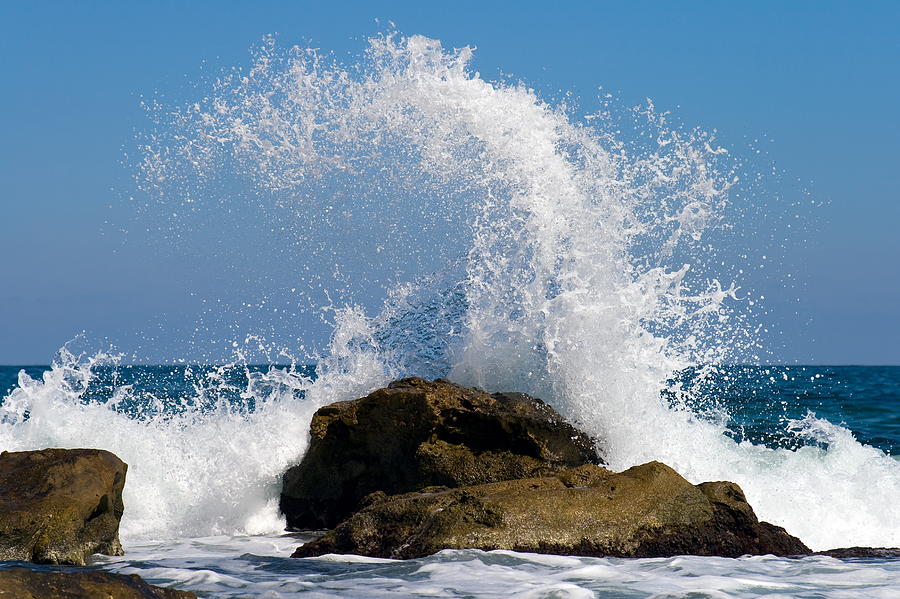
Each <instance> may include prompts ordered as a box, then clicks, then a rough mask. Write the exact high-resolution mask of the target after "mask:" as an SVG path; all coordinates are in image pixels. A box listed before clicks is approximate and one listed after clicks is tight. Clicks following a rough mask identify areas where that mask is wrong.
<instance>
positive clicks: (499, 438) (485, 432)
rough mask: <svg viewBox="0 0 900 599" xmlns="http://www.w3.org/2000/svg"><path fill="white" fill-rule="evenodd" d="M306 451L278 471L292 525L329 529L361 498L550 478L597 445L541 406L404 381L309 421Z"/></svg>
mask: <svg viewBox="0 0 900 599" xmlns="http://www.w3.org/2000/svg"><path fill="white" fill-rule="evenodd" d="M310 428H311V440H310V445H309V450H308V451H307V453H306V455H305V456H304V457H303V460H302V461H301V463H300V464H299V465H298V466H295V467H293V468H291V469H290V470H288V471H287V472H286V473H285V475H284V481H283V482H284V486H283V491H282V495H281V502H280V505H281V510H282V512H283V513H284V514H285V516H286V517H287V523H288V526H289V527H291V528H295V529H321V528H330V527H333V526H335V525H336V524H337V523H339V522H340V521H341V520H343V519H344V518H346V517H347V516H348V515H350V514H351V513H352V512H353V511H354V510H355V509H357V508H358V507H359V502H360V500H361V499H362V498H363V497H365V496H366V495H368V494H370V493H372V492H375V491H383V492H385V493H387V494H397V493H406V492H409V491H416V490H419V489H422V488H425V487H429V486H446V487H460V486H465V485H478V484H484V483H490V482H496V481H503V480H510V479H517V478H532V477H541V476H547V475H551V474H553V473H555V472H557V471H559V470H560V469H562V468H567V467H573V466H580V465H582V464H587V463H595V462H597V455H596V452H595V449H594V443H593V441H592V440H591V439H590V438H589V437H588V436H587V435H585V434H584V433H582V432H580V431H578V430H577V429H575V428H574V427H572V426H571V425H569V424H568V423H567V422H565V421H564V420H563V419H562V417H560V415H559V414H557V412H556V411H555V410H553V408H551V407H549V406H548V405H546V404H544V403H543V402H542V401H541V400H539V399H535V398H533V397H529V396H527V395H523V394H519V393H498V394H494V395H489V394H488V393H485V392H484V391H480V390H477V389H469V388H466V387H462V386H459V385H456V384H454V383H451V382H450V381H446V380H443V379H438V380H436V381H434V382H429V381H425V380H423V379H419V378H408V379H402V380H398V381H395V382H393V383H391V384H390V385H389V386H388V387H387V388H386V389H379V390H377V391H375V392H373V393H371V394H370V395H368V396H366V397H363V398H361V399H356V400H353V401H344V402H338V403H334V404H331V405H329V406H325V407H323V408H321V409H319V411H317V412H316V414H315V416H314V417H313V419H312V424H311V426H310Z"/></svg>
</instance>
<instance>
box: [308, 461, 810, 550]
mask: <svg viewBox="0 0 900 599" xmlns="http://www.w3.org/2000/svg"><path fill="white" fill-rule="evenodd" d="M367 502H368V505H367V506H366V507H364V508H363V509H361V510H360V511H359V512H357V513H355V514H354V515H353V516H351V517H350V518H349V519H347V520H346V521H345V522H343V523H341V524H340V525H339V526H338V527H337V528H336V529H334V530H332V531H330V532H328V533H326V534H325V535H324V536H322V537H320V538H319V539H317V540H315V541H312V542H310V543H307V544H305V545H302V546H301V547H299V548H298V549H297V551H296V552H295V553H294V557H309V556H316V555H321V554H324V553H353V554H360V555H369V556H373V557H386V558H400V559H406V558H415V557H421V556H425V555H429V554H432V553H435V552H437V551H440V550H442V549H464V548H474V549H483V550H492V549H509V550H513V551H525V552H537V553H553V554H562V555H586V556H617V557H657V556H671V555H684V554H692V555H720V556H739V555H744V554H767V553H773V554H776V555H795V554H803V553H808V552H809V549H808V548H807V547H806V546H805V545H804V544H803V543H802V542H801V541H800V540H799V539H797V538H795V537H792V536H791V535H789V534H788V533H787V532H785V531H784V529H782V528H780V527H777V526H773V525H771V524H768V523H766V522H759V521H758V520H757V518H756V515H755V514H754V513H753V509H752V508H751V507H750V506H749V505H748V504H747V501H746V499H745V498H744V494H743V492H742V491H741V489H740V487H738V486H737V485H735V484H734V483H729V482H710V483H703V484H700V485H692V484H691V483H689V482H688V481H687V480H685V479H684V478H682V477H681V476H680V475H679V474H678V473H677V472H675V471H674V470H672V469H671V468H670V467H668V466H666V465H665V464H661V463H659V462H650V463H648V464H643V465H641V466H635V467H633V468H630V469H628V470H626V471H625V472H622V473H618V474H616V473H614V472H612V471H610V470H607V469H605V468H602V467H599V466H582V467H579V468H574V469H570V470H564V471H562V472H559V473H558V474H556V475H554V476H550V477H543V478H532V479H522V480H512V481H504V482H497V483H491V484H485V485H477V486H470V487H465V488H462V489H445V490H426V491H423V492H417V493H409V494H405V495H400V496H395V497H388V496H386V495H384V494H373V495H372V496H370V497H369V498H367Z"/></svg>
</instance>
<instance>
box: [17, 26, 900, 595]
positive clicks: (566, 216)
mask: <svg viewBox="0 0 900 599" xmlns="http://www.w3.org/2000/svg"><path fill="white" fill-rule="evenodd" d="M472 56H473V50H472V49H471V48H461V49H446V48H444V47H443V46H442V45H441V43H440V42H439V41H438V40H433V39H429V38H425V37H423V36H416V35H413V36H409V37H403V36H401V35H399V34H397V33H388V34H385V35H381V36H376V37H374V38H372V39H371V40H370V41H369V46H368V48H367V49H366V51H365V52H363V53H362V54H361V55H359V56H357V57H353V58H350V59H348V61H346V62H340V61H338V60H337V59H335V58H334V57H332V56H329V55H327V54H323V53H321V52H318V51H316V50H312V49H308V48H302V47H295V48H281V47H279V46H278V45H277V44H276V43H275V42H274V41H273V40H266V41H265V42H264V44H263V45H262V46H261V47H260V48H259V49H257V50H256V51H255V52H254V53H253V55H252V59H251V60H252V63H251V65H250V66H249V67H247V68H240V67H238V68H235V69H234V70H230V71H227V72H224V73H222V74H221V76H219V77H216V78H215V80H214V81H212V82H209V83H204V82H201V83H198V90H197V95H196V98H193V99H192V100H190V101H187V102H185V103H183V104H177V105H169V104H166V103H165V102H164V101H162V100H159V101H156V102H150V103H148V105H147V110H148V115H149V117H150V118H151V120H152V126H148V128H147V131H146V133H145V134H142V136H141V137H140V139H139V140H138V141H139V143H138V146H139V147H138V148H137V150H138V152H137V154H138V155H139V159H138V160H137V161H136V164H135V165H134V166H135V182H136V190H135V196H134V198H133V199H134V200H135V201H134V203H135V205H138V206H141V212H140V215H141V218H143V219H144V220H143V221H142V224H141V226H142V227H145V228H147V229H149V230H155V231H157V232H158V234H159V237H160V243H161V244H175V245H177V246H178V247H180V248H181V249H182V250H183V253H184V255H185V256H187V255H190V247H191V246H190V244H192V243H196V244H200V245H203V244H208V243H210V235H221V236H222V239H221V241H222V242H223V243H221V244H220V245H217V246H216V247H222V248H227V247H229V245H228V243H227V242H228V241H229V240H232V239H238V238H239V237H238V236H236V235H235V234H234V233H235V232H234V230H231V229H229V228H228V226H226V225H229V226H230V225H234V223H235V219H234V217H233V215H235V214H237V215H239V217H238V218H237V219H236V221H237V222H238V224H239V225H244V224H247V226H248V227H250V223H251V218H250V217H251V216H252V218H253V219H260V220H257V221H253V222H255V224H254V225H253V228H252V231H251V232H252V234H253V236H254V237H253V240H254V244H255V245H254V247H257V246H259V247H263V251H264V252H265V255H266V256H267V257H274V258H276V259H273V260H268V261H267V263H271V264H272V268H273V269H274V268H275V267H276V266H279V267H282V266H285V265H287V266H288V267H291V268H292V269H293V270H292V271H291V273H290V277H289V281H288V280H287V279H284V278H283V277H282V278H279V277H280V276H281V275H277V273H274V271H273V273H253V277H254V278H253V281H252V282H253V283H254V285H257V286H259V289H258V290H257V293H258V294H262V297H259V295H257V296H254V297H246V298H244V297H239V298H237V300H238V301H235V298H232V297H227V298H205V299H207V300H209V302H208V304H209V305H211V306H220V305H222V306H224V305H228V306H239V307H240V306H243V307H244V308H240V309H238V310H236V311H235V310H234V309H233V308H229V309H228V310H226V309H224V308H223V309H222V310H221V312H220V313H215V314H212V315H211V317H214V318H217V319H224V320H227V319H230V318H237V319H239V320H241V322H247V321H249V322H251V323H252V322H254V320H255V319H257V318H259V319H262V314H263V312H264V310H262V308H263V307H264V308H265V309H266V313H267V314H271V313H272V312H273V311H272V310H270V308H272V307H273V306H276V307H278V311H277V312H278V314H285V313H287V314H288V315H289V317H287V318H286V319H285V320H283V321H280V322H279V326H282V327H290V326H292V323H294V322H295V321H294V320H293V318H294V317H296V318H298V319H299V318H300V317H301V316H306V317H309V316H310V315H315V316H316V318H318V322H321V323H322V326H323V327H324V329H326V333H327V334H326V335H324V337H325V338H327V341H321V340H318V341H317V340H316V339H315V338H314V337H315V335H311V336H310V338H309V339H306V338H304V332H303V331H292V334H293V336H299V338H300V339H301V341H299V342H298V343H297V344H292V345H289V346H287V347H277V348H274V349H275V351H273V352H270V353H272V355H275V356H277V359H271V360H269V362H271V363H264V364H261V365H259V364H253V363H252V362H253V361H252V360H250V359H249V358H248V357H247V356H251V355H254V348H256V347H257V346H258V347H259V348H261V349H264V348H268V349H269V350H271V349H272V347H271V344H268V345H267V344H266V343H263V342H262V341H261V338H262V334H263V332H264V331H263V330H260V331H259V332H257V333H253V332H252V331H251V334H248V335H246V336H244V335H241V336H240V337H238V338H236V339H234V340H230V341H231V342H230V344H229V345H230V346H231V347H233V348H234V359H233V360H230V363H228V364H223V365H217V366H208V365H203V366H188V365H180V366H129V365H127V364H124V363H123V362H122V359H121V357H120V356H118V355H116V354H115V353H114V352H109V351H87V352H84V353H82V352H75V351H74V350H73V349H71V347H70V345H68V344H66V345H64V346H63V347H62V349H61V350H60V352H59V355H58V356H56V357H55V359H54V360H53V363H52V364H51V365H50V366H49V367H47V366H35V367H28V368H24V369H19V368H2V369H0V382H2V385H0V389H2V390H3V391H2V393H3V399H2V403H0V449H2V450H27V449H36V448H42V447H98V448H103V449H108V450H110V451H113V452H114V453H116V454H117V455H119V456H120V457H121V458H122V459H124V460H125V461H126V462H127V463H128V464H129V473H128V482H127V484H126V488H125V504H126V511H125V515H124V517H123V520H122V526H121V536H122V540H123V544H124V546H125V549H126V551H127V552H128V553H127V555H126V556H125V557H124V558H99V560H98V565H99V567H103V568H108V569H111V570H115V571H120V572H135V573H139V574H141V575H142V576H144V577H146V578H147V579H148V580H151V581H154V582H158V583H162V584H172V585H175V586H178V587H181V588H187V589H192V590H195V591H197V592H198V593H199V594H201V595H204V596H208V597H291V596H299V595H306V596H361V597H362V596H365V597H369V596H385V597H390V596H423V597H424V596H456V597H481V596H483V597H494V596H496V597H513V596H514V597H520V596H522V597H548V598H549V597H590V596H610V597H620V596H621V597H631V596H634V597H650V596H654V597H759V596H789V597H823V596H828V597H842V596H843V597H879V596H880V597H894V596H898V595H900V583H898V582H897V580H898V576H897V574H898V569H900V564H898V561H897V560H835V559H831V558H825V557H809V558H804V559H799V560H788V559H776V558H772V557H753V558H744V559H737V560H729V559H718V558H696V557H677V558H670V559H656V560H613V559H609V560H605V559H583V558H576V557H565V556H562V557H559V556H557V557H550V556H535V555H520V554H514V553H509V552H491V553H482V552H476V551H457V552H443V553H441V554H438V555H436V556H432V557H429V558H426V559H422V560H412V561H409V562H391V561H384V560H371V559H365V558H359V557H353V556H343V557H340V556H338V557H325V558H319V559H310V560H292V559H290V558H288V557H286V556H287V555H289V554H290V552H291V551H292V550H293V548H294V547H295V546H296V545H297V544H298V543H300V542H302V538H299V537H296V536H291V535H285V534H284V532H283V528H284V522H283V519H282V518H281V517H280V515H279V514H278V511H277V497H278V492H279V482H280V476H281V474H282V472H283V471H284V470H285V469H286V468H287V467H288V466H290V465H291V464H293V463H296V461H297V460H299V459H300V458H301V457H302V455H303V452H304V451H305V449H306V446H307V434H308V426H309V421H310V419H311V417H312V414H313V413H314V412H315V410H316V409H317V408H318V407H320V406H323V405H326V404H328V403H331V402H333V401H338V400H344V399H351V398H356V397H360V396H362V395H364V394H366V393H368V392H369V391H371V390H373V389H375V388H378V387H380V386H383V385H384V384H386V383H387V382H389V381H390V380H392V379H394V378H397V377H400V376H404V375H418V376H424V377H436V376H445V377H448V378H450V379H452V380H455V381H457V382H459V383H462V384H467V385H474V386H478V387H481V388H484V389H487V390H489V391H521V392H526V393H530V394H532V395H535V396H537V397H541V398H543V399H545V400H546V401H548V402H549V403H550V404H552V405H553V406H555V407H556V408H557V410H559V411H560V413H562V414H563V415H564V416H565V417H566V418H568V419H569V420H570V421H572V422H573V423H575V424H576V425H577V426H579V427H581V428H583V429H584V430H586V431H587V432H588V433H590V434H591V435H593V436H594V437H595V438H597V439H598V440H599V444H598V451H599V452H600V453H601V454H602V456H603V458H604V460H605V461H606V462H607V463H608V464H610V466H611V467H612V468H614V469H617V470H621V469H625V468H627V467H630V466H632V465H635V464H639V463H643V462H646V461H649V460H654V459H655V460H661V461H663V462H665V463H667V464H669V465H671V466H672V467H674V468H675V469H676V470H678V471H679V472H680V473H681V474H682V475H684V476H685V477H686V478H688V479H689V480H691V481H692V482H695V483H698V482H702V481H707V480H732V481H735V482H737V483H738V484H740V485H741V487H742V488H743V489H744V491H745V493H746V495H747V497H748V500H749V501H750V503H751V504H752V505H753V506H754V508H755V509H756V512H757V514H758V515H759V516H760V517H761V518H762V519H764V520H768V521H770V522H773V523H775V524H778V525H781V526H784V527H785V528H787V529H788V530H789V531H790V532H791V533H792V534H795V535H797V536H798V537H800V538H801V539H803V541H804V542H806V544H807V545H809V546H810V547H812V548H813V549H817V550H818V549H828V548H834V547H845V546H852V545H863V546H900V508H898V506H897V497H898V496H900V463H898V460H897V459H896V457H895V456H896V455H897V446H898V437H900V434H898V418H900V406H898V396H900V392H898V386H900V381H898V377H900V374H898V369H897V368H895V367H852V366H834V367H825V366H815V367H813V366H805V367H803V366H791V367H786V366H776V367H772V366H733V365H734V364H759V363H761V362H765V361H766V360H765V358H766V355H767V354H766V351H767V349H766V343H767V337H766V334H765V333H766V330H767V328H768V327H769V326H770V324H769V315H768V313H767V309H766V300H765V298H764V297H762V295H763V294H761V293H759V292H756V291H754V290H753V288H752V285H751V283H752V281H753V280H754V279H753V276H752V273H753V272H757V273H759V272H760V271H761V269H763V270H765V274H766V276H778V275H777V273H776V272H775V271H774V270H766V269H769V267H768V266H766V265H767V264H769V263H770V262H773V261H774V259H773V258H772V256H775V255H776V254H772V256H770V255H769V253H768V252H769V251H770V249H765V250H763V249H762V248H761V247H760V246H759V240H760V239H763V238H765V239H770V238H773V237H774V236H775V233H776V232H777V227H774V228H773V223H772V222H770V220H766V219H765V218H761V214H765V215H768V212H769V211H770V208H771V207H772V205H771V204H766V205H765V207H764V208H761V207H760V206H759V205H758V203H757V202H755V201H754V195H753V186H754V181H756V180H758V178H754V176H753V174H752V173H750V176H749V177H748V173H746V172H745V170H744V168H743V167H742V165H741V162H740V160H739V159H736V158H735V157H734V156H732V153H731V152H730V151H729V150H728V149H727V148H723V147H721V146H720V145H719V144H718V142H717V141H716V139H715V136H714V135H712V134H709V133H706V132H703V131H700V130H697V129H689V128H685V127H683V126H675V125H672V124H670V123H669V121H668V118H667V116H666V115H665V114H660V113H658V112H657V111H656V110H655V109H654V107H653V106H652V104H651V103H648V104H646V105H644V106H640V107H636V108H633V109H624V108H617V107H616V106H615V104H614V103H611V102H607V101H606V99H601V101H600V102H599V103H598V105H597V107H596V110H594V111H593V112H585V111H584V110H581V109H575V108H573V107H572V106H571V105H570V104H569V103H568V100H567V98H566V97H563V98H562V99H546V98H542V97H540V96H539V95H538V93H536V92H535V91H534V90H533V89H531V88H529V87H528V85H527V84H525V83H520V82H511V81H506V80H503V81H492V80H488V79H485V78H483V77H482V76H481V75H480V74H479V73H477V72H475V71H474V70H473V69H472V67H471V66H470V65H471V60H472ZM759 227H766V228H765V229H764V230H760V229H759ZM778 247H781V246H780V245H779V242H778V241H777V240H776V241H775V242H774V248H771V249H775V250H777V249H778ZM251 250H252V248H250V246H246V245H240V244H237V248H236V250H235V251H234V252H228V251H224V250H223V251H222V252H221V254H220V255H219V257H220V259H221V260H223V261H227V260H233V261H236V262H237V263H236V264H234V265H233V266H235V267H236V268H237V267H240V266H241V264H240V263H239V262H240V260H242V258H243V255H244V253H245V252H247V251H251ZM763 251H765V252H767V253H765V254H763V253H762V252H763ZM282 274H283V273H282ZM786 274H790V273H786ZM270 275H271V276H270ZM248 276H249V275H248ZM787 278H788V277H786V278H785V279H784V280H785V281H786V280H787ZM266 284H268V286H266ZM186 291H188V290H186ZM245 291H246V290H245ZM786 292H787V291H786ZM235 293H237V291H235ZM286 299H287V300H289V301H285V300H286ZM220 300H221V303H220ZM285 305H288V306H290V309H288V310H286V309H284V306H285ZM241 310H244V311H243V312H242V311H241ZM307 321H309V319H307ZM263 324H266V325H268V324H271V323H269V322H266V323H264V322H263V321H262V320H259V325H260V329H264V328H265V327H264V326H263ZM202 328H203V323H198V327H197V330H202ZM787 341H789V340H787ZM60 342H61V343H64V342H65V340H60ZM149 342H150V341H149V338H148V343H149ZM121 350H122V351H123V352H128V351H129V348H121ZM49 359H50V358H49V357H48V360H49ZM169 360H170V361H171V362H172V363H179V364H181V362H180V360H181V357H180V356H170V357H169Z"/></svg>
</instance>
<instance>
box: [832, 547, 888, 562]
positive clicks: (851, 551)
mask: <svg viewBox="0 0 900 599" xmlns="http://www.w3.org/2000/svg"><path fill="white" fill-rule="evenodd" d="M815 555H827V556H828V557H836V558H838V559H849V558H863V557H865V558H870V557H871V558H878V559H896V558H898V557H900V547H841V548H840V549H829V550H828V551H816V553H815Z"/></svg>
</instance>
